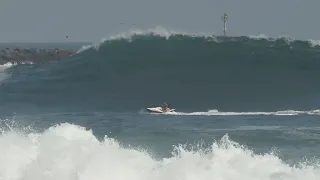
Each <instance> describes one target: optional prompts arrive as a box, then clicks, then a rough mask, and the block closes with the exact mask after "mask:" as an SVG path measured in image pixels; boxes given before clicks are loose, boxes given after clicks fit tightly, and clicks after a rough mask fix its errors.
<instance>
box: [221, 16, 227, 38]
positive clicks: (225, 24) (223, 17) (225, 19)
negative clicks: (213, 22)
mask: <svg viewBox="0 0 320 180" xmlns="http://www.w3.org/2000/svg"><path fill="white" fill-rule="evenodd" d="M221 19H222V21H223V35H224V36H226V31H227V21H228V15H227V13H224V15H223V16H222V17H221Z"/></svg>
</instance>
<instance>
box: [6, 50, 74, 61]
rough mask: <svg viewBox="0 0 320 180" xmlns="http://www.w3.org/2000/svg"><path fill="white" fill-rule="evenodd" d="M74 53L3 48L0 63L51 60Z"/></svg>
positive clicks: (60, 58) (57, 59)
mask: <svg viewBox="0 0 320 180" xmlns="http://www.w3.org/2000/svg"><path fill="white" fill-rule="evenodd" d="M74 53H75V52H74V51H68V50H61V49H39V48H5V49H1V50H0V65H3V64H6V63H12V64H23V63H45V62H53V61H59V60H62V59H63V58H65V57H68V56H70V55H72V54H74Z"/></svg>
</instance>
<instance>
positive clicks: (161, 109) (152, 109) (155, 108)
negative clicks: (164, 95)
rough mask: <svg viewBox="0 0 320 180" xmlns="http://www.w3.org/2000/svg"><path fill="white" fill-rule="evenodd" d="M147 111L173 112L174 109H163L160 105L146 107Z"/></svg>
mask: <svg viewBox="0 0 320 180" xmlns="http://www.w3.org/2000/svg"><path fill="white" fill-rule="evenodd" d="M147 111H148V112H152V113H166V112H175V109H170V110H169V111H165V110H164V109H163V108H162V107H151V108H147Z"/></svg>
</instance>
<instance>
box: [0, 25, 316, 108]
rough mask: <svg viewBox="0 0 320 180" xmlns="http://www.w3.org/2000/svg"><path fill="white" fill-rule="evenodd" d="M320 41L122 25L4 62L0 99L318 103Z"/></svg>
mask: <svg viewBox="0 0 320 180" xmlns="http://www.w3.org/2000/svg"><path fill="white" fill-rule="evenodd" d="M318 44H319V43H318V41H315V40H308V41H302V40H292V39H289V38H268V37H265V36H243V37H220V36H210V35H205V34H190V33H189V34H188V33H179V32H170V31H166V30H163V29H156V30H149V31H134V32H128V33H122V34H119V35H116V36H112V37H110V38H107V39H104V40H103V41H102V42H101V43H99V44H97V45H92V46H84V47H83V48H81V49H80V50H79V51H78V53H77V54H76V55H74V56H72V57H70V59H69V60H66V61H63V62H60V63H58V64H53V65H50V66H41V65H38V66H36V65H21V66H19V67H17V68H11V69H9V70H8V73H9V74H11V76H10V77H9V78H7V79H6V80H4V81H3V82H2V84H1V87H0V100H1V101H0V102H1V103H2V104H3V105H5V106H10V105H12V106H13V107H14V106H16V103H17V102H19V104H20V105H21V103H26V104H28V103H29V104H32V105H33V106H36V107H41V108H45V107H48V108H52V106H55V107H57V108H62V109H68V108H69V109H73V108H74V109H81V108H83V109H88V108H92V109H108V110H115V111H118V110H124V111H126V110H134V111H138V110H139V109H141V108H143V107H147V106H151V105H154V104H158V103H162V102H163V101H167V102H170V103H171V104H172V105H174V106H175V108H176V109H180V110H181V111H184V110H190V109H192V110H194V111H197V110H200V111H202V110H206V109H218V110H219V111H251V112H252V111H279V110H288V109H294V110H301V111H303V110H312V109H319V105H320V101H319V100H320V99H319V98H320V96H319V95H320V94H319V92H320V85H319V83H318V82H320V81H319V80H320V60H319V58H320V47H319V45H318Z"/></svg>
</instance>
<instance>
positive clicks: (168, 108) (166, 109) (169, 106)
mask: <svg viewBox="0 0 320 180" xmlns="http://www.w3.org/2000/svg"><path fill="white" fill-rule="evenodd" d="M163 109H164V111H165V112H169V111H170V109H171V105H170V104H167V103H165V105H164V107H163Z"/></svg>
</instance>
